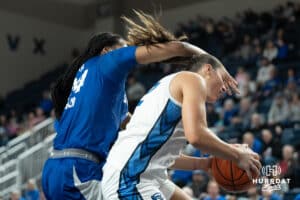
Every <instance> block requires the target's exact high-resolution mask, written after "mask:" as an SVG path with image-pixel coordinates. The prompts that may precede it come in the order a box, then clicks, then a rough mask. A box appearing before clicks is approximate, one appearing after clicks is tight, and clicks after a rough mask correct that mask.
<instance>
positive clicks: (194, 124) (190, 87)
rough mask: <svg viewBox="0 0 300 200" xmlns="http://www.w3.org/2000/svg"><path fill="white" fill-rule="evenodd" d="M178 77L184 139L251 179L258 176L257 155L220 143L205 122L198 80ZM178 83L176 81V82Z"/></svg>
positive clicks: (188, 75)
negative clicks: (238, 168)
mask: <svg viewBox="0 0 300 200" xmlns="http://www.w3.org/2000/svg"><path fill="white" fill-rule="evenodd" d="M182 76H185V77H182V80H181V82H182V84H181V92H182V121H183V126H184V132H185V136H186V138H187V140H188V141H189V142H190V143H191V144H192V145H193V146H194V147H196V148H199V149H201V150H202V151H205V152H207V153H209V154H212V155H214V156H217V157H220V158H223V159H227V160H232V161H234V162H235V163H237V165H238V166H239V167H240V168H242V169H244V170H245V171H246V172H247V174H248V176H249V177H251V174H252V173H251V171H253V172H254V173H256V174H259V168H260V163H259V161H258V158H259V156H258V155H257V154H256V153H253V152H252V151H250V150H248V149H246V148H245V147H243V146H240V147H237V146H234V145H229V144H227V143H225V142H223V141H222V140H220V139H219V138H218V137H217V136H216V135H215V134H214V133H213V132H212V131H211V130H210V129H209V128H208V127H207V122H206V108H205V102H206V99H205V98H206V87H205V82H204V80H202V78H201V77H200V76H198V75H196V74H193V73H186V74H183V75H182ZM178 81H179V80H178Z"/></svg>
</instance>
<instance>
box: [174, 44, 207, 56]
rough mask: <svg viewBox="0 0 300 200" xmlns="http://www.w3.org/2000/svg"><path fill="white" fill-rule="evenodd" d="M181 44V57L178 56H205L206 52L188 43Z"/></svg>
mask: <svg viewBox="0 0 300 200" xmlns="http://www.w3.org/2000/svg"><path fill="white" fill-rule="evenodd" d="M181 44H182V49H181V52H180V53H181V55H178V56H188V57H190V56H194V55H201V54H207V52H206V51H204V50H203V49H201V48H199V47H197V46H195V45H192V44H190V43H187V42H181Z"/></svg>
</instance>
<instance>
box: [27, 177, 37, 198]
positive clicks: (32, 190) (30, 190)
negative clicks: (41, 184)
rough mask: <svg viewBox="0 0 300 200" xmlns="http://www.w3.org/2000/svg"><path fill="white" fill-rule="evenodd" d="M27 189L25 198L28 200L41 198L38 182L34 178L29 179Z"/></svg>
mask: <svg viewBox="0 0 300 200" xmlns="http://www.w3.org/2000/svg"><path fill="white" fill-rule="evenodd" d="M26 187H27V188H26V191H25V199H26V200H39V197H40V194H39V190H38V189H37V187H36V183H35V180H34V179H29V180H28V181H27V186H26Z"/></svg>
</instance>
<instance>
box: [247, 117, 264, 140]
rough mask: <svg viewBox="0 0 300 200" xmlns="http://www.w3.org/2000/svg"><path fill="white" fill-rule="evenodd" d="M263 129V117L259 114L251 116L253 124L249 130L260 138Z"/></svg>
mask: <svg viewBox="0 0 300 200" xmlns="http://www.w3.org/2000/svg"><path fill="white" fill-rule="evenodd" d="M263 127H264V120H263V117H262V116H261V115H260V114H258V113H253V114H252V116H251V123H250V127H249V128H248V130H249V131H250V132H252V133H253V134H254V135H255V136H258V135H259V133H260V131H261V129H262V128H263Z"/></svg>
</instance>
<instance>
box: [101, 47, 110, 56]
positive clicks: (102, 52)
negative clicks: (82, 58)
mask: <svg viewBox="0 0 300 200" xmlns="http://www.w3.org/2000/svg"><path fill="white" fill-rule="evenodd" d="M110 51H111V48H109V47H104V48H103V49H102V51H101V53H100V54H101V55H103V54H106V53H108V52H110Z"/></svg>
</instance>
